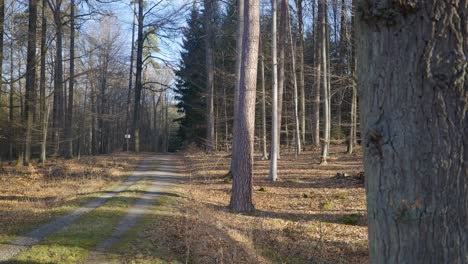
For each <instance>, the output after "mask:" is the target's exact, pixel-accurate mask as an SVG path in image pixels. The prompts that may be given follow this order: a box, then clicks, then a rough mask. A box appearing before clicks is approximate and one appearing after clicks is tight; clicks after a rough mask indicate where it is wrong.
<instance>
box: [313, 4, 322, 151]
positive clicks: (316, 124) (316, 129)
mask: <svg viewBox="0 0 468 264" xmlns="http://www.w3.org/2000/svg"><path fill="white" fill-rule="evenodd" d="M318 1H321V0H318ZM312 5H313V7H312V16H313V17H314V16H315V15H314V14H315V13H314V10H315V0H313V1H312ZM321 21H322V14H321V13H320V12H317V20H316V21H314V22H315V25H314V27H315V30H314V41H315V47H314V48H315V49H314V50H315V56H314V64H315V69H316V76H315V78H316V86H315V89H314V90H313V95H312V145H313V146H314V147H318V146H320V89H321V86H320V84H321V75H322V72H321V71H322V70H323V69H322V67H321V59H320V58H321V52H320V48H321V43H320V35H321V31H322V30H321Z"/></svg>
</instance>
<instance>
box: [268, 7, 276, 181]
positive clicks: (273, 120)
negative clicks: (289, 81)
mask: <svg viewBox="0 0 468 264" xmlns="http://www.w3.org/2000/svg"><path fill="white" fill-rule="evenodd" d="M277 7H278V2H277V0H271V17H272V19H271V21H272V22H271V36H272V37H271V64H272V69H271V84H272V92H271V149H270V155H271V157H270V174H269V176H268V177H269V179H270V180H271V181H276V180H277V179H278V151H279V150H278V145H279V144H278V143H279V142H278V141H279V137H278V59H277V54H278V53H277V49H276V35H277V34H276V30H277V27H276V17H277Z"/></svg>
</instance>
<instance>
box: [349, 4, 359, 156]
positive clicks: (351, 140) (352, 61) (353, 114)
mask: <svg viewBox="0 0 468 264" xmlns="http://www.w3.org/2000/svg"><path fill="white" fill-rule="evenodd" d="M355 8H356V6H355V4H354V1H353V5H352V12H351V14H352V15H351V48H350V50H351V52H349V53H348V54H349V57H350V59H349V63H350V64H349V67H348V68H349V69H350V71H351V77H352V80H351V81H352V89H353V90H352V96H351V113H350V123H351V126H350V130H349V139H348V151H347V152H348V154H352V153H353V151H354V145H355V144H356V129H357V125H356V123H357V78H356V67H357V60H356V45H355V44H356V40H355V35H356V26H355V23H356V22H355V21H356V19H355V17H356V16H355V15H354V13H355Z"/></svg>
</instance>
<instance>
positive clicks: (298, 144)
mask: <svg viewBox="0 0 468 264" xmlns="http://www.w3.org/2000/svg"><path fill="white" fill-rule="evenodd" d="M286 8H287V10H286V23H287V26H288V34H289V44H290V47H291V50H290V51H291V67H292V70H291V74H292V79H293V87H294V90H293V97H294V147H295V152H294V154H295V156H296V158H297V155H299V154H301V131H300V130H301V129H300V125H299V100H298V91H297V78H296V54H295V52H294V42H293V37H292V30H291V21H290V19H289V5H286Z"/></svg>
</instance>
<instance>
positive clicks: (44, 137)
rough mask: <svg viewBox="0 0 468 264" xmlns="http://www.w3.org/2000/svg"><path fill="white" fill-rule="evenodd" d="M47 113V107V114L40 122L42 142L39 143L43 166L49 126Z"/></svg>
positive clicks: (45, 157)
mask: <svg viewBox="0 0 468 264" xmlns="http://www.w3.org/2000/svg"><path fill="white" fill-rule="evenodd" d="M49 112H50V106H48V107H47V112H46V113H45V115H44V121H42V142H41V163H42V165H44V163H45V162H46V159H47V128H48V126H49Z"/></svg>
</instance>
